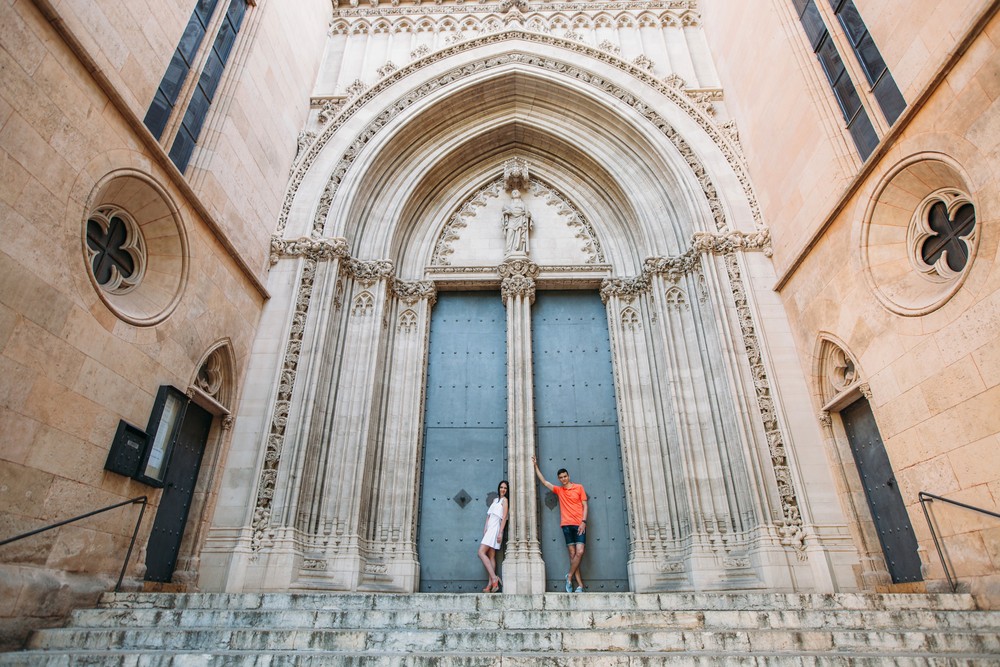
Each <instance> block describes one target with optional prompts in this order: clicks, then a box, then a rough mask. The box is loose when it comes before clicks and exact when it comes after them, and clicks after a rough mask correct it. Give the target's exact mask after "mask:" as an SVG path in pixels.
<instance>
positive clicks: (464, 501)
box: [452, 489, 472, 509]
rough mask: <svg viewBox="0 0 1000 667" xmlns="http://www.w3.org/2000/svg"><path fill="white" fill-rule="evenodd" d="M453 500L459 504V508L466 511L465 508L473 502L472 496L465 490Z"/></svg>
mask: <svg viewBox="0 0 1000 667" xmlns="http://www.w3.org/2000/svg"><path fill="white" fill-rule="evenodd" d="M452 500H454V501H455V502H456V503H458V506H459V507H461V508H462V509H465V506H466V505H468V504H469V503H471V502H472V496H470V495H469V493H468V492H467V491H466V490H465V489H462V490H461V491H459V492H458V493H457V494H456V495H455V497H454V498H452Z"/></svg>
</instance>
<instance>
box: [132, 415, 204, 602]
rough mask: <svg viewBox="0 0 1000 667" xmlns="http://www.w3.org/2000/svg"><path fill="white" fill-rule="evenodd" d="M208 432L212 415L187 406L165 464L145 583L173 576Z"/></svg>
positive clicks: (168, 579)
mask: <svg viewBox="0 0 1000 667" xmlns="http://www.w3.org/2000/svg"><path fill="white" fill-rule="evenodd" d="M211 428H212V415H211V414H210V413H209V412H207V411H206V410H204V409H202V408H200V407H199V406H197V405H195V404H193V403H191V404H189V405H188V407H187V412H186V413H185V415H184V422H183V423H182V424H181V427H180V431H179V432H178V435H177V441H176V443H175V444H174V448H173V452H172V453H171V455H170V461H169V463H168V464H167V474H166V477H165V478H164V485H163V495H162V496H161V497H160V506H159V508H157V510H156V519H154V520H153V530H152V532H151V533H150V535H149V543H148V544H147V546H146V580H147V581H162V582H167V581H170V579H171V578H172V577H173V575H174V567H175V566H176V565H177V554H178V552H179V551H180V548H181V540H182V539H183V537H184V527H185V525H186V524H187V518H188V512H189V511H190V510H191V499H192V498H193V497H194V489H195V485H196V484H197V482H198V471H199V470H200V469H201V459H202V455H203V454H204V453H205V443H206V442H207V441H208V432H209V429H211Z"/></svg>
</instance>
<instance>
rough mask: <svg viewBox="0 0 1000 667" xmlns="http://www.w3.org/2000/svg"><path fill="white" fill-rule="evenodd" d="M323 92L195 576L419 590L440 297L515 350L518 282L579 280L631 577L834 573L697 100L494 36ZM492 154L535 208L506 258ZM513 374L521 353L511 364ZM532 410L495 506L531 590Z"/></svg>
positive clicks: (767, 577) (842, 568)
mask: <svg viewBox="0 0 1000 667" xmlns="http://www.w3.org/2000/svg"><path fill="white" fill-rule="evenodd" d="M522 40H523V41H522ZM429 65H433V67H430V66H429ZM339 113H340V115H339V116H338V117H337V119H336V120H334V121H331V124H330V125H329V126H328V128H327V129H326V130H324V133H323V134H322V135H321V136H320V137H318V139H317V141H316V143H315V144H314V145H313V146H312V147H311V148H310V149H309V152H308V153H307V154H306V155H305V156H304V158H303V160H302V161H301V163H300V165H299V166H298V167H297V171H296V172H295V173H294V174H293V176H292V180H291V183H290V194H289V199H288V201H287V202H286V214H284V215H283V217H282V218H281V220H279V225H278V228H279V232H280V236H278V237H276V238H275V241H274V245H273V250H274V255H273V259H274V261H275V263H276V265H275V269H274V270H273V271H272V274H271V275H272V281H273V284H274V289H272V293H273V294H275V295H276V298H275V300H274V301H273V303H272V304H271V306H270V308H269V311H268V312H267V313H266V314H265V319H266V320H267V321H266V322H265V323H264V324H263V326H262V328H263V329H264V330H266V331H268V332H274V331H286V332H288V333H287V344H286V345H285V348H284V350H285V351H284V356H283V357H280V358H279V357H277V356H276V355H274V354H273V353H272V354H270V355H269V356H268V355H266V354H265V355H261V356H260V357H259V358H258V360H259V362H260V365H259V367H257V368H252V369H251V374H252V375H255V377H257V378H260V379H261V380H262V381H263V382H264V383H269V384H273V389H272V390H271V394H270V396H271V397H272V400H271V402H270V403H269V404H267V405H264V407H263V409H261V407H260V404H258V405H257V406H254V407H253V408H251V409H249V410H248V412H249V414H248V415H247V423H248V426H247V435H246V440H245V441H244V442H243V443H241V444H237V445H234V448H235V449H237V450H240V449H241V448H242V451H243V452H245V455H246V459H244V460H248V459H255V462H254V464H253V465H246V464H245V463H244V467H243V468H242V469H233V472H232V474H233V475H238V474H247V475H248V476H250V477H251V478H252V479H254V480H256V482H255V484H254V486H253V488H252V490H251V493H249V494H247V497H246V498H245V502H246V505H245V506H246V507H249V508H251V509H250V510H248V511H247V513H246V514H245V515H244V516H243V517H242V518H241V519H240V520H235V519H234V517H228V518H227V520H228V521H229V523H228V525H218V526H217V529H213V530H214V531H215V534H216V535H217V537H218V539H217V540H216V541H214V542H213V543H212V544H210V545H209V548H208V549H207V551H209V552H214V553H217V554H218V557H217V560H216V562H217V563H220V565H219V567H218V572H219V574H218V577H217V579H216V580H215V581H216V582H220V581H224V582H225V584H224V585H225V586H227V587H228V588H230V589H231V590H261V589H264V590H286V589H290V588H306V589H333V590H389V591H399V592H409V591H414V590H417V588H418V585H419V577H420V562H419V554H418V553H417V550H416V533H417V530H418V525H417V514H416V508H417V501H418V499H419V497H420V473H419V463H420V452H421V447H422V445H423V443H422V441H421V438H422V430H421V421H422V416H423V397H424V391H425V386H424V383H425V375H424V373H425V369H426V364H427V354H428V337H429V335H430V316H431V312H432V309H433V306H434V303H435V300H436V299H437V295H438V293H439V292H441V291H445V290H469V289H474V290H475V289H478V290H499V291H500V293H501V294H502V295H503V298H504V300H505V305H506V306H507V310H506V313H507V318H508V319H507V331H508V350H512V349H515V348H518V336H521V338H522V339H523V338H524V337H525V336H527V337H530V308H531V303H532V301H533V299H534V295H535V290H545V289H589V290H598V289H600V292H601V298H602V299H603V301H604V304H605V306H606V311H607V319H608V323H609V329H610V347H611V356H612V365H613V371H614V381H615V385H616V402H617V405H616V409H617V415H618V419H619V424H620V442H621V449H622V453H623V466H624V469H625V487H626V490H625V492H626V497H627V500H628V523H629V546H628V573H629V574H628V576H629V585H630V588H631V590H634V591H658V590H719V589H727V590H731V589H761V588H767V589H772V590H834V589H844V588H850V587H851V583H850V582H848V581H842V578H843V577H844V572H849V571H850V564H849V562H848V561H849V560H850V557H851V554H849V553H847V551H846V550H845V549H844V548H843V546H844V545H843V544H841V543H840V542H838V539H839V538H838V533H839V532H842V531H841V530H840V526H839V524H841V523H842V518H841V517H840V516H839V515H838V516H834V517H830V516H821V515H820V514H814V513H813V512H814V511H813V510H812V509H811V507H810V504H809V503H807V502H805V500H806V499H805V498H804V496H803V495H802V494H803V493H804V492H805V489H806V488H808V486H809V484H808V483H807V482H808V481H809V480H804V479H803V478H802V477H801V476H800V475H801V473H800V472H799V471H798V470H796V469H795V467H794V457H795V453H794V452H793V451H792V447H791V445H792V440H791V433H790V431H789V430H788V427H787V425H786V424H785V423H784V421H783V417H782V414H783V412H784V411H785V409H786V408H785V406H784V405H783V404H782V403H781V401H782V400H783V399H782V398H781V396H782V392H781V391H779V387H778V386H777V385H776V384H775V383H776V382H777V378H778V375H777V373H776V372H775V371H774V369H773V367H772V366H771V365H770V363H771V362H770V360H769V359H768V356H767V349H768V345H767V341H765V340H762V339H761V337H762V336H765V335H768V334H767V332H766V327H765V326H759V327H756V326H755V325H754V321H755V318H757V317H758V316H757V314H756V308H757V305H756V298H757V296H756V294H757V293H758V291H759V290H758V289H757V288H756V287H755V286H754V285H753V284H752V283H750V278H749V276H750V275H751V274H756V275H758V276H760V275H765V276H766V275H767V272H768V271H769V268H767V265H766V264H765V263H764V262H765V261H766V260H763V258H761V257H760V253H759V251H760V250H765V249H766V248H767V243H768V241H767V234H766V230H761V229H759V228H757V227H755V222H754V206H753V205H752V203H751V202H750V201H749V200H748V199H747V198H746V196H745V192H746V191H745V189H744V188H743V185H742V184H741V180H740V177H739V176H738V175H737V174H736V173H735V171H733V169H732V168H731V167H730V166H729V164H730V163H729V162H728V159H729V158H728V157H727V155H726V153H725V151H724V150H723V149H722V147H721V146H720V144H719V142H718V136H719V135H718V134H717V133H716V134H712V133H711V132H709V131H708V130H709V129H710V126H709V123H710V122H711V121H708V120H706V118H705V117H704V116H703V114H701V112H698V111H697V110H695V109H694V107H692V106H690V105H689V106H687V107H685V106H684V103H682V101H680V100H679V99H678V98H677V97H676V91H674V90H673V89H670V88H669V87H667V86H664V85H662V84H661V83H656V82H655V81H654V80H653V79H652V78H651V77H649V76H648V75H646V74H643V73H642V71H641V70H639V69H637V68H634V67H633V66H631V65H629V64H628V63H625V62H624V61H619V60H618V59H617V58H611V57H610V56H608V55H607V54H600V53H599V52H598V51H596V50H594V49H590V48H588V47H585V46H582V45H580V44H578V43H574V42H570V41H567V40H561V39H557V38H552V37H547V36H539V35H527V34H525V35H519V34H514V33H498V34H494V35H490V36H488V37H484V38H483V39H482V40H472V41H471V42H468V43H462V44H457V45H454V46H452V47H450V48H449V49H446V50H444V51H442V52H441V53H440V54H438V55H435V54H432V55H429V56H427V57H425V58H424V59H422V60H421V61H419V62H418V63H416V64H414V65H410V66H407V67H404V68H401V69H400V70H399V71H398V72H396V73H394V74H392V75H391V76H388V77H386V79H385V80H383V81H382V82H381V83H379V84H378V85H377V86H375V87H374V88H373V89H372V90H370V91H368V92H367V93H366V94H364V95H362V96H360V97H359V98H358V99H357V100H356V101H354V102H351V103H350V104H348V105H347V106H345V107H344V109H343V110H342V111H340V112H339ZM712 132H714V130H712ZM511 160H520V161H522V162H523V163H525V164H527V165H528V169H529V172H530V176H529V177H528V179H527V181H526V182H525V183H522V187H523V188H524V190H525V195H524V197H523V201H524V203H525V204H526V206H527V207H528V209H529V210H530V211H531V213H532V215H533V216H534V220H535V227H534V229H533V231H532V236H531V243H532V249H531V250H530V253H529V255H528V256H526V257H518V258H516V261H514V260H513V259H511V257H510V256H509V253H507V250H508V249H507V248H505V247H504V245H503V236H502V233H501V231H500V230H501V227H500V225H501V221H500V217H499V216H500V214H501V211H502V208H503V205H504V204H505V203H506V202H508V201H509V198H510V197H511V184H510V183H509V182H506V181H505V180H504V165H505V164H506V163H508V162H509V161H511ZM744 252H745V253H748V255H747V256H744V255H743V253H744ZM751 253H755V257H753V258H750V257H749V254H751ZM536 258H537V259H536ZM279 293H281V294H284V296H283V297H278V296H277V295H278V294H279ZM362 302H363V308H361V307H359V303H362ZM515 310H516V311H517V313H518V314H516V315H515V314H512V313H514V311H515ZM511 332H514V333H511ZM518 332H520V333H518ZM414 333H417V334H419V335H414ZM511 341H513V342H511ZM521 343H523V340H521ZM783 343H785V344H789V347H790V341H787V340H786V341H783ZM511 345H513V346H514V347H511ZM523 347H524V346H523V345H521V347H520V348H518V349H522V348H523ZM527 347H528V349H530V345H529V346H527ZM521 361H522V362H524V361H525V360H524V359H522V360H521ZM527 361H528V363H527V365H526V366H527V367H530V359H528V360H527ZM523 366H524V364H523V363H522V367H523ZM800 379H801V376H800ZM512 386H522V387H523V386H527V387H530V377H527V378H524V377H519V378H517V381H516V382H515V381H512V380H511V379H510V377H508V387H512ZM510 391H514V390H510ZM520 398H522V397H520V396H516V395H511V396H510V401H511V403H510V404H511V405H514V404H516V403H519V401H520ZM530 408H531V404H530V401H529V402H527V408H526V409H525V410H526V411H523V412H521V413H518V415H519V416H518V417H516V418H515V417H511V416H510V415H508V419H509V420H511V421H509V422H508V423H510V424H513V423H514V421H516V419H520V418H521V417H524V419H522V420H521V421H518V422H517V426H516V428H518V429H520V431H518V432H517V433H516V434H514V432H513V429H514V427H513V426H512V427H511V429H512V430H511V435H510V438H511V440H512V441H514V440H516V439H518V438H519V439H520V440H518V444H517V445H516V448H517V449H516V451H515V446H514V445H511V450H510V451H511V452H512V453H511V455H510V463H509V468H508V472H509V478H510V481H511V488H512V490H513V492H514V493H515V494H517V495H516V496H515V497H514V498H512V506H513V507H514V508H515V509H514V511H515V512H517V514H516V515H515V517H514V518H513V519H512V530H513V529H514V528H516V529H517V530H519V531H523V534H522V533H519V534H518V535H516V536H512V537H511V540H512V547H511V550H512V554H514V555H511V554H508V564H507V567H514V565H517V567H520V568H522V569H520V570H517V572H518V573H519V575H518V576H510V579H509V582H511V583H513V582H516V583H513V585H514V586H524V587H525V588H523V589H519V592H528V593H533V592H540V591H537V589H536V588H533V586H534V584H532V583H531V582H532V581H534V580H535V579H536V578H537V577H538V571H539V570H538V567H539V566H540V560H539V559H540V555H539V554H538V545H537V531H535V533H534V534H533V533H532V530H534V529H532V528H531V526H530V524H531V522H532V521H534V520H535V519H534V518H533V517H534V516H535V513H536V512H535V507H536V505H537V502H538V498H539V494H538V493H537V492H536V491H537V489H536V485H535V483H534V478H533V474H532V472H531V468H530V457H529V456H528V454H529V453H530V452H531V451H532V446H533V445H532V438H533V437H534V436H533V433H532V430H531V428H530V426H529V427H525V426H524V424H526V423H528V424H530ZM254 409H256V410H258V411H259V412H254ZM518 409H521V408H518ZM515 412H516V410H515ZM241 419H242V409H241ZM525 420H528V421H525ZM255 438H256V439H255ZM251 452H252V454H251ZM812 469H814V467H810V470H812ZM824 484H825V485H827V486H829V484H830V481H829V480H820V484H819V486H820V487H822V486H823V485H824ZM235 504H236V500H234V502H233V505H234V506H235ZM822 511H826V510H825V509H824V510H822ZM223 524H224V522H223ZM512 535H513V533H512ZM807 547H812V548H811V549H810V548H807ZM515 552H516V553H515ZM514 556H516V557H514ZM518 559H520V560H518ZM510 573H511V570H508V575H509V574H510ZM522 575H523V576H522ZM505 580H507V579H506V578H505ZM205 583H206V586H208V587H209V588H210V587H211V586H213V585H219V583H213V582H210V581H208V580H206V582H205ZM508 590H510V588H509V587H508Z"/></svg>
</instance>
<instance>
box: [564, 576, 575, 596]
mask: <svg viewBox="0 0 1000 667" xmlns="http://www.w3.org/2000/svg"><path fill="white" fill-rule="evenodd" d="M566 592H567V593H572V592H573V582H571V581H570V580H569V574H567V575H566Z"/></svg>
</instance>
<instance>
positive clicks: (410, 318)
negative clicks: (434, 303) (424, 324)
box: [396, 308, 417, 333]
mask: <svg viewBox="0 0 1000 667" xmlns="http://www.w3.org/2000/svg"><path fill="white" fill-rule="evenodd" d="M416 328H417V314H416V313H415V312H413V311H412V310H410V309H409V308H407V309H406V310H404V311H403V312H402V313H400V314H399V322H398V323H397V325H396V330H397V331H400V332H402V333H413V332H414V331H415V330H416Z"/></svg>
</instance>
